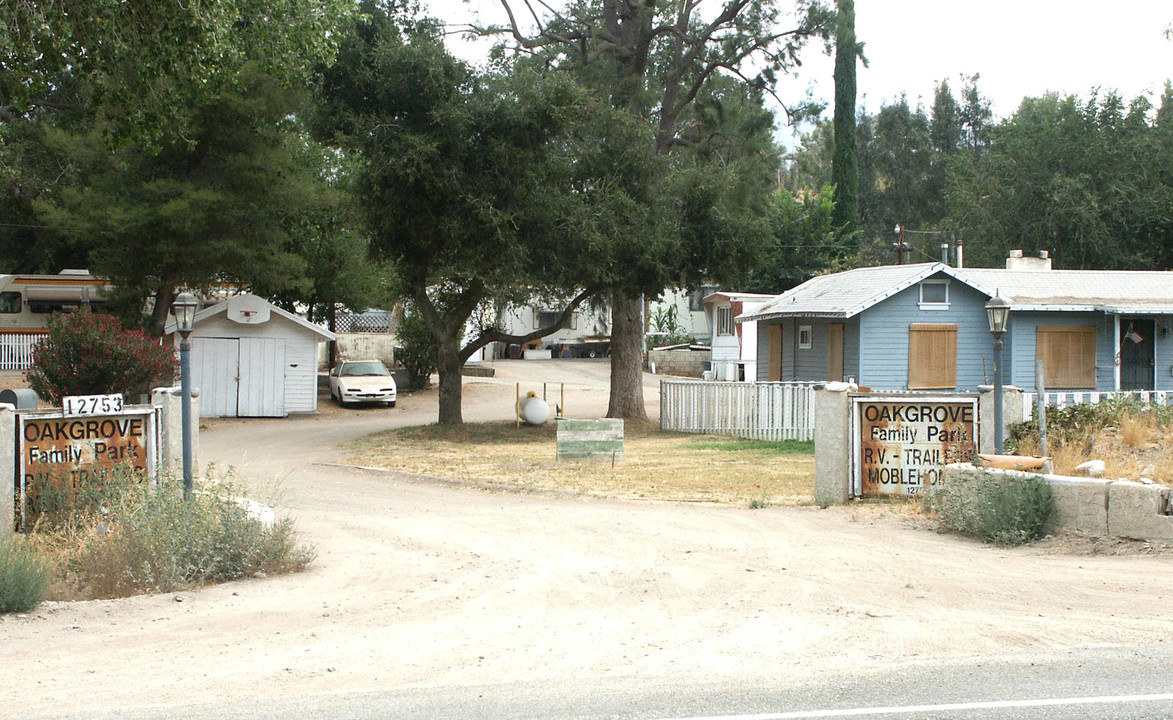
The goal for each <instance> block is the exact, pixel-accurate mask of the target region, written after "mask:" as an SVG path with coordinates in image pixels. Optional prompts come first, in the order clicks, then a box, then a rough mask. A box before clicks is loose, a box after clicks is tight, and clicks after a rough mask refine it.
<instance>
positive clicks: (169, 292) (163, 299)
mask: <svg viewBox="0 0 1173 720" xmlns="http://www.w3.org/2000/svg"><path fill="white" fill-rule="evenodd" d="M173 302H175V288H173V287H171V286H170V285H168V286H167V287H161V288H158V289H157V290H155V307H154V309H152V310H151V325H150V327H149V328H148V330H149V331H150V333H151V335H152V336H154V337H163V329H164V328H165V327H166V325H167V315H168V314H169V313H170V312H171V304H172V303H173Z"/></svg>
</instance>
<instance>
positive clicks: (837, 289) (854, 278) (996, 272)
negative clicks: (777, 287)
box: [738, 262, 1173, 322]
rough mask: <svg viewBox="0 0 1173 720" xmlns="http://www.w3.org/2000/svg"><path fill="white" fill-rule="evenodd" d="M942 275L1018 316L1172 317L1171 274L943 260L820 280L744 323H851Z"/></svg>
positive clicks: (778, 299) (772, 303) (790, 293)
mask: <svg viewBox="0 0 1173 720" xmlns="http://www.w3.org/2000/svg"><path fill="white" fill-rule="evenodd" d="M938 273H940V274H942V275H944V276H947V277H949V278H952V279H954V280H957V281H958V282H962V283H965V284H966V285H968V286H970V287H972V288H974V289H975V290H977V291H979V292H981V293H983V294H984V295H986V297H993V296H994V295H995V294H1000V295H1002V296H1003V297H1005V298H1007V299H1009V300H1010V302H1011V306H1012V309H1013V310H1015V311H1030V310H1042V311H1066V312H1080V311H1082V312H1107V313H1130V312H1137V313H1162V314H1165V313H1168V314H1173V272H1168V271H1143V270H1006V269H1002V268H961V269H959V268H954V267H950V266H949V265H946V264H944V263H939V262H938V263H920V264H917V265H884V266H880V267H871V268H858V269H855V270H848V271H846V272H841V273H835V274H833V275H821V276H819V277H815V278H812V279H810V280H808V281H806V282H805V283H803V284H802V285H799V286H798V287H796V288H793V289H791V290H789V291H787V292H785V293H782V294H781V295H778V296H777V297H775V298H774V299H773V300H771V301H770V302H768V303H766V304H765V305H763V306H762V307H761V308H759V309H758V310H757V311H756V312H753V313H747V314H744V315H742V316H740V317H739V318H738V322H744V321H755V320H769V319H772V318H779V317H825V318H850V317H854V316H855V315H858V314H859V313H861V312H863V311H864V310H867V309H868V308H870V307H872V306H873V305H876V304H878V303H880V302H883V301H884V300H886V299H887V298H890V297H892V296H893V295H895V294H897V293H899V292H901V291H902V290H905V289H907V288H909V287H911V286H913V285H915V284H916V283H918V282H920V281H922V280H925V279H928V278H931V277H933V276H934V275H937V274H938Z"/></svg>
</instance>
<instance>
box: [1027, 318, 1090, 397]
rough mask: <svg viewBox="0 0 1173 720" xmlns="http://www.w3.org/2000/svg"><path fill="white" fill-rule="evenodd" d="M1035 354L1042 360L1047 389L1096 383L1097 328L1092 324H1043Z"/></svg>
mask: <svg viewBox="0 0 1173 720" xmlns="http://www.w3.org/2000/svg"><path fill="white" fill-rule="evenodd" d="M1036 339H1037V342H1038V347H1037V348H1036V350H1035V353H1036V355H1035V357H1036V359H1038V360H1042V361H1043V385H1045V386H1046V387H1047V389H1048V390H1049V389H1051V388H1055V389H1057V390H1060V389H1065V388H1094V387H1095V386H1096V328H1095V326H1093V325H1044V326H1040V327H1039V328H1038V332H1037V334H1036Z"/></svg>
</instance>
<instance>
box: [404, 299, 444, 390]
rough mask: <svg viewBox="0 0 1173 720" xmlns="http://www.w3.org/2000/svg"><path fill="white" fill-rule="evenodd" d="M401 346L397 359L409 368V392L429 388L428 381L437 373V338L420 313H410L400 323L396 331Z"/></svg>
mask: <svg viewBox="0 0 1173 720" xmlns="http://www.w3.org/2000/svg"><path fill="white" fill-rule="evenodd" d="M396 339H397V340H398V342H399V346H398V347H396V348H395V357H396V359H398V360H399V362H400V363H402V364H403V367H405V368H407V371H408V373H410V375H411V377H410V380H409V384H410V387H409V388H408V389H409V390H419V389H421V388H424V387H427V385H428V379H429V377H430V376H431V374H432V373H434V372H436V369H437V367H438V365H439V364H438V361H437V357H436V348H437V342H436V336H435V335H433V334H432V330H431V328H429V327H428V323H427V322H426V321H425V320H424V317H423V315H421V314H420V313H418V312H408V313H406V314H405V315H404V317H403V321H402V322H400V323H399V329H398V330H397V331H396Z"/></svg>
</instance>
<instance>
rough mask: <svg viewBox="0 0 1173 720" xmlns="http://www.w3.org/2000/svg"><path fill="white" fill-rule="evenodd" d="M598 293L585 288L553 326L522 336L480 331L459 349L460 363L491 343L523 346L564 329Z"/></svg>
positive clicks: (492, 330)
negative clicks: (580, 308)
mask: <svg viewBox="0 0 1173 720" xmlns="http://www.w3.org/2000/svg"><path fill="white" fill-rule="evenodd" d="M598 292H599V290H598V289H597V288H593V287H589V288H586V289H585V290H583V291H582V292H580V293H579V294H578V295H575V296H574V299H573V300H571V301H570V303H569V304H568V305H567V306H566V307H565V308H564V309H563V310H562V313H561V314H560V315H559V316H558V320H557V321H555V322H554V324H552V325H547V326H546V327H541V328H538V329H537V330H534V331H533V332H530V333H526V334H524V335H510V334H509V333H505V332H502V331H500V330H497V329H495V328H488V329H486V330H483V331H481V334H480V335H478V336H477V337H475V338H474V339H473V340H471V341H470V342H469V343H468V344H466V345H465V346H464V347H463V348H462V349H461V351H460V362H461V363H463V362H464V361H465V360H468V359H469V358H470V357H472V354H473V353H475V352H476V351H477V350H480V349H481V348H483V347H484V346H485V345H488V344H489V343H491V342H503V343H512V344H516V345H524V344H525V343H527V342H530V341H532V340H537V339H539V338H544V337H546V336H547V335H550V334H552V333H556V332H558V331H559V330H561V329H562V328H564V327H566V325H567V324H568V323H569V322H570V318H571V317H573V316H574V311H575V310H577V309H578V306H579V305H581V304H582V303H583V302H584V301H585V300H586V299H587V298H589V297H591V296H592V295H595V294H596V293H598Z"/></svg>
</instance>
